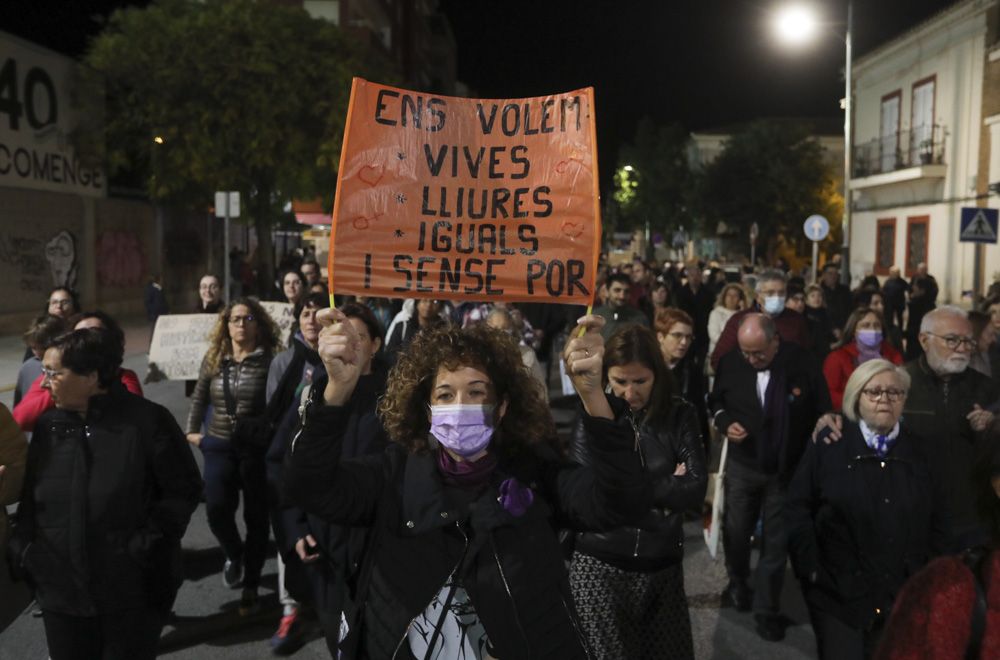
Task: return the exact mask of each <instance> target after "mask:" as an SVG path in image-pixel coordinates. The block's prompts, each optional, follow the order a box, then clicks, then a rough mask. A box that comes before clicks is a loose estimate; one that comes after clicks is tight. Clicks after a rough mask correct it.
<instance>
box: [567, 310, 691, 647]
mask: <svg viewBox="0 0 1000 660" xmlns="http://www.w3.org/2000/svg"><path fill="white" fill-rule="evenodd" d="M671 311H674V312H677V313H678V314H683V315H684V317H685V318H688V317H687V314H685V313H684V312H682V311H680V310H669V309H668V310H666V312H664V311H661V312H660V313H659V315H658V316H657V323H658V324H659V322H660V320H661V319H662V318H663V317H664V315H665V314H667V315H669V313H670V312H671ZM677 325H682V324H681V323H678V324H677ZM674 327H676V325H675V326H674ZM686 332H688V333H689V334H688V337H690V332H691V330H690V327H689V326H688V329H687V331H686ZM660 341H662V340H660ZM689 343H690V342H689ZM661 346H662V344H661V343H660V342H658V341H657V335H655V334H653V331H652V330H650V329H649V328H644V327H642V326H638V325H631V326H627V327H624V328H621V329H620V330H618V332H616V333H615V334H614V335H612V336H611V338H610V339H609V340H608V344H607V347H606V348H605V351H604V381H605V383H607V386H608V388H609V389H610V390H611V392H612V393H613V394H614V395H615V396H617V397H619V398H621V399H624V400H625V402H626V403H627V404H628V406H629V410H628V413H627V414H628V416H629V417H630V418H631V420H632V423H633V424H634V426H635V429H636V441H637V442H638V443H639V451H640V452H641V453H642V455H643V457H644V458H645V462H646V470H647V471H648V472H649V474H650V478H651V479H652V481H653V493H654V495H653V501H652V504H651V506H650V508H649V510H648V512H647V514H646V516H645V517H644V518H643V519H642V520H641V521H640V522H639V523H638V524H636V525H630V526H624V527H616V528H613V529H609V530H605V531H600V532H584V533H581V534H578V535H577V537H576V546H575V552H574V553H573V562H572V565H571V568H570V575H569V578H570V585H571V586H572V588H573V596H574V598H575V600H576V605H577V610H578V611H579V613H580V619H581V623H582V628H583V631H584V634H586V635H587V637H588V640H589V641H590V646H591V650H592V651H593V652H594V655H595V656H597V657H598V658H621V659H622V660H625V659H628V658H636V659H639V658H641V659H643V660H646V659H651V658H694V644H693V640H692V636H691V618H690V616H689V614H688V607H687V597H686V596H685V595H684V569H683V567H682V565H681V562H682V561H683V559H684V529H683V524H684V512H685V511H698V510H700V508H701V504H702V502H703V501H704V499H705V489H706V486H707V484H708V475H707V470H706V469H705V450H704V449H703V447H702V440H701V430H700V427H699V424H698V414H697V411H696V410H695V407H694V406H693V405H692V404H690V403H688V402H687V401H685V400H684V399H682V398H681V397H680V396H678V395H679V394H680V392H678V391H676V390H675V387H676V386H675V384H674V379H672V378H671V377H670V370H669V367H668V366H667V364H666V360H665V359H664V356H663V354H662V353H661V351H662V350H663V349H662V348H661ZM572 449H573V458H574V459H576V461H577V462H579V463H581V464H583V465H587V464H589V463H590V461H591V460H592V459H591V457H590V454H589V452H588V451H587V446H586V442H585V438H584V434H583V426H582V424H580V423H578V424H577V427H576V431H575V433H574V435H573V448H572Z"/></svg>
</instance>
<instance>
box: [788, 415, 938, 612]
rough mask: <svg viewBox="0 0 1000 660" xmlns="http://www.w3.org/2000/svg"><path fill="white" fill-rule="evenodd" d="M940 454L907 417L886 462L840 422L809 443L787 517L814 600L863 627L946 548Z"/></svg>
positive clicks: (795, 561) (792, 549) (795, 560)
mask: <svg viewBox="0 0 1000 660" xmlns="http://www.w3.org/2000/svg"><path fill="white" fill-rule="evenodd" d="M939 454H940V452H936V451H935V450H934V447H933V445H931V443H928V442H926V441H925V440H923V439H922V438H920V437H919V436H916V435H914V434H913V432H912V431H911V430H910V429H909V428H907V426H906V425H905V424H903V425H902V426H901V428H900V434H899V437H898V438H897V440H896V443H895V444H894V445H893V447H892V449H891V450H890V451H889V454H888V455H887V456H886V458H884V459H880V458H879V457H878V455H877V454H876V453H875V452H874V451H872V450H871V449H870V448H869V447H868V445H867V444H865V441H864V437H863V436H862V435H861V429H860V428H859V427H858V425H857V424H855V423H853V422H850V421H848V420H846V419H845V420H844V434H843V437H842V438H841V440H840V441H839V442H832V443H830V444H826V443H825V442H823V441H822V440H819V441H817V442H815V443H810V446H809V450H808V451H807V452H806V455H805V458H803V460H802V463H801V465H799V469H798V470H797V471H796V473H795V478H794V479H792V483H791V486H790V487H789V489H788V498H787V500H786V504H785V518H786V521H787V525H788V542H789V553H790V555H791V559H792V565H793V567H794V568H795V573H796V575H798V576H799V577H800V579H801V580H802V583H803V590H804V592H805V595H806V600H807V601H808V602H809V605H810V606H811V607H814V608H817V609H819V610H821V611H824V612H827V613H829V614H832V615H834V616H836V617H837V618H839V619H841V620H842V621H844V622H845V623H846V624H848V625H849V626H852V627H854V628H860V629H865V628H868V627H869V626H870V625H871V624H872V623H874V622H875V621H876V620H879V619H883V618H887V617H888V615H889V612H890V610H891V609H892V603H893V600H894V599H895V597H896V594H897V593H898V592H899V590H900V588H901V587H902V586H903V583H904V582H905V581H906V579H907V578H908V577H910V576H911V575H913V574H914V573H916V572H917V571H918V570H920V568H921V567H923V566H924V564H926V563H927V561H928V560H929V559H930V558H931V557H932V556H933V555H934V554H936V553H939V552H941V551H943V549H944V546H945V545H946V533H947V532H946V521H945V515H946V513H945V510H944V506H943V501H942V500H943V498H942V497H941V490H940V488H941V483H940V478H939V477H938V476H937V467H936V464H935V461H936V460H937V459H938V458H939Z"/></svg>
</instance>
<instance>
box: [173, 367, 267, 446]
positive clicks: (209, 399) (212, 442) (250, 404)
mask: <svg viewBox="0 0 1000 660" xmlns="http://www.w3.org/2000/svg"><path fill="white" fill-rule="evenodd" d="M270 364H271V354H270V353H266V352H265V351H264V349H262V348H258V349H257V350H255V351H254V352H253V353H251V354H250V355H248V356H246V357H245V358H243V361H242V362H235V361H233V359H232V358H225V359H223V360H222V364H221V365H220V366H219V368H218V369H217V370H216V371H215V372H214V373H209V372H208V371H207V370H206V369H205V365H204V364H202V368H201V374H200V375H199V377H198V383H197V384H196V385H195V388H194V394H193V395H192V396H191V411H190V412H189V413H188V419H187V432H188V433H198V432H199V430H200V429H201V425H202V421H203V420H204V418H205V410H206V408H207V407H208V404H212V414H211V416H210V417H209V419H208V422H207V424H206V425H205V426H206V427H207V428H206V433H205V439H203V440H202V446H201V448H202V450H203V451H211V450H216V449H225V448H228V445H229V438H230V436H231V435H232V433H233V428H232V426H233V425H232V421H231V420H230V418H229V414H228V413H227V412H226V395H225V383H224V378H223V373H224V372H225V371H226V370H228V371H229V387H230V389H231V390H232V393H233V398H234V399H235V401H236V417H237V418H241V419H242V418H246V417H252V416H255V415H260V414H262V413H263V412H264V408H265V402H266V399H265V392H266V389H267V369H268V367H269V366H270ZM206 440H207V441H208V442H207V443H206V442H205V441H206ZM223 443H224V444H225V446H222V444H223Z"/></svg>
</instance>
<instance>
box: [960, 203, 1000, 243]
mask: <svg viewBox="0 0 1000 660" xmlns="http://www.w3.org/2000/svg"><path fill="white" fill-rule="evenodd" d="M998 215H1000V212H998V210H997V209H985V208H982V207H979V206H971V207H964V208H963V209H962V220H961V223H960V224H961V229H960V230H959V236H958V240H959V242H961V243H993V244H996V242H997V216H998Z"/></svg>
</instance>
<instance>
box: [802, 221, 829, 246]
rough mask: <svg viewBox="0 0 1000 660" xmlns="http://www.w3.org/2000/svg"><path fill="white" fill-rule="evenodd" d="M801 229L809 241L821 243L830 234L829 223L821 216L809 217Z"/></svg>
mask: <svg viewBox="0 0 1000 660" xmlns="http://www.w3.org/2000/svg"><path fill="white" fill-rule="evenodd" d="M802 228H803V229H804V230H805V232H806V238H808V239H809V240H810V241H816V242H819V241H822V240H823V239H824V238H826V237H827V235H828V234H829V233H830V222H829V221H828V220H827V219H826V218H824V217H823V216H821V215H811V216H809V217H808V218H806V221H805V223H803V225H802Z"/></svg>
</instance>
